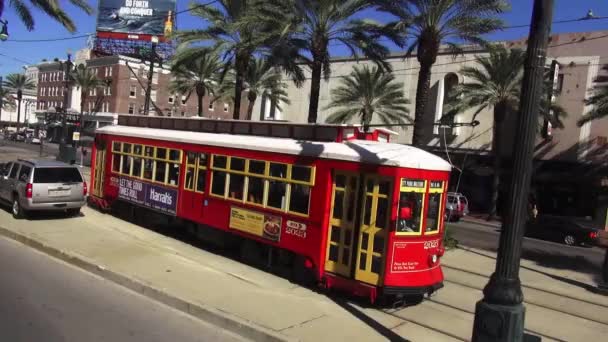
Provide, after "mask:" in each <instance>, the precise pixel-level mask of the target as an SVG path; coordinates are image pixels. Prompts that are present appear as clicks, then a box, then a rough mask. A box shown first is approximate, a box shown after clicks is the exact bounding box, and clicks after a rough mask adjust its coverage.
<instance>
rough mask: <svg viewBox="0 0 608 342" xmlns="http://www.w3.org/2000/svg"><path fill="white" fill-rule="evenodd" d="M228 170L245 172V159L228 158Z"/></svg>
mask: <svg viewBox="0 0 608 342" xmlns="http://www.w3.org/2000/svg"><path fill="white" fill-rule="evenodd" d="M230 170H233V171H242V172H244V171H245V159H243V158H235V157H232V158H230Z"/></svg>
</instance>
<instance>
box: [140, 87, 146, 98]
mask: <svg viewBox="0 0 608 342" xmlns="http://www.w3.org/2000/svg"><path fill="white" fill-rule="evenodd" d="M141 96H146V88H141Z"/></svg>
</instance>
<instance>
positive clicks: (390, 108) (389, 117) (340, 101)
mask: <svg viewBox="0 0 608 342" xmlns="http://www.w3.org/2000/svg"><path fill="white" fill-rule="evenodd" d="M340 82H341V85H340V86H339V87H338V88H336V89H333V90H332V92H331V96H332V102H331V103H330V104H329V106H327V108H328V109H329V108H337V110H336V111H335V112H334V113H333V114H331V115H330V116H329V117H328V118H327V122H329V123H345V122H349V121H351V120H352V119H353V118H355V117H358V118H359V120H360V122H361V124H362V125H363V129H364V130H365V131H366V132H367V131H368V128H369V125H370V123H371V122H372V119H373V116H374V115H377V116H378V118H379V119H380V121H382V123H384V124H386V125H391V124H405V123H410V122H412V120H411V118H410V117H409V112H410V110H409V108H408V106H407V105H408V104H409V103H410V102H409V101H408V100H407V99H406V98H405V96H404V95H403V83H397V82H395V76H394V75H393V74H392V73H391V72H385V71H383V70H382V69H380V68H379V67H377V66H375V67H373V68H370V67H369V66H367V65H364V66H363V67H357V66H355V67H354V70H353V71H352V72H351V73H350V75H349V76H346V77H344V78H342V79H341V80H340Z"/></svg>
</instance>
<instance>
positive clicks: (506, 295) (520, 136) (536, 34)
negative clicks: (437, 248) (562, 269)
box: [472, 0, 553, 342]
mask: <svg viewBox="0 0 608 342" xmlns="http://www.w3.org/2000/svg"><path fill="white" fill-rule="evenodd" d="M552 17H553V0H535V1H534V9H533V11H532V23H531V25H530V35H529V39H528V50H527V53H526V60H525V64H524V78H523V85H522V89H521V106H520V113H519V116H518V123H517V129H516V130H515V132H517V133H516V136H515V141H516V142H517V143H516V144H515V147H514V151H513V158H514V163H513V179H512V181H511V185H510V188H509V198H508V203H507V204H508V207H507V215H506V216H505V219H504V222H503V229H502V232H501V233H500V243H499V247H498V256H497V258H496V270H495V271H494V274H492V276H491V277H490V281H489V282H488V284H487V285H486V287H485V288H484V290H483V299H482V300H481V301H479V302H477V305H476V307H475V323H474V325H473V339H472V340H473V342H486V341H488V342H490V341H492V342H521V341H523V338H524V318H525V308H524V306H523V304H522V303H523V299H524V296H523V293H522V290H521V281H520V280H519V266H520V258H521V248H522V247H521V244H522V240H523V235H524V230H525V224H526V221H527V219H528V195H529V192H530V181H531V179H532V158H533V157H534V142H535V138H536V128H537V125H538V112H539V109H540V101H541V96H544V95H545V94H542V87H543V73H544V68H545V58H546V54H547V44H548V42H549V35H550V32H551V20H552Z"/></svg>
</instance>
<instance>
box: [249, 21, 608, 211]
mask: <svg viewBox="0 0 608 342" xmlns="http://www.w3.org/2000/svg"><path fill="white" fill-rule="evenodd" d="M504 45H505V46H506V47H507V48H523V49H525V47H526V46H525V45H526V40H519V41H512V42H505V43H504ZM485 55H487V51H484V50H482V49H479V48H476V47H467V48H465V50H464V52H463V53H462V54H460V55H458V56H453V55H451V54H450V53H449V51H447V50H443V51H441V52H440V54H439V56H438V57H437V61H436V63H435V65H434V66H433V70H432V77H431V93H430V96H429V97H430V100H429V104H428V106H427V115H429V116H432V117H433V118H434V122H439V120H440V119H441V118H442V116H443V115H444V113H445V112H446V96H445V95H446V93H447V92H449V90H450V89H451V88H452V87H454V86H455V85H457V84H459V83H463V82H466V81H467V80H466V79H465V77H463V76H462V74H461V73H460V70H461V69H462V68H463V67H475V66H476V65H477V62H476V58H477V57H478V56H485ZM547 56H548V58H547V67H549V64H550V63H551V61H552V60H556V61H557V62H558V63H559V76H558V78H557V91H558V95H557V96H556V98H555V101H556V103H558V104H559V105H560V106H562V107H563V108H564V109H565V111H566V112H567V113H568V115H567V117H565V118H563V119H562V121H563V124H564V127H563V129H557V128H553V129H551V130H550V135H549V136H547V137H541V136H540V135H539V137H538V140H537V145H536V149H535V157H536V164H535V167H536V173H535V177H534V184H533V192H534V193H535V194H536V196H537V197H538V201H539V203H540V204H542V206H541V210H544V211H545V212H558V213H559V212H564V211H563V210H564V208H567V211H568V212H569V213H571V214H577V215H588V216H600V217H605V215H606V212H605V208H606V207H608V187H607V186H606V185H602V184H608V178H606V177H608V171H607V170H608V165H606V164H607V163H608V143H607V138H606V137H607V136H608V118H604V119H601V120H596V121H594V122H591V123H587V124H585V125H582V126H581V127H579V126H578V125H577V121H578V120H579V119H580V118H581V117H582V116H583V115H585V114H586V113H588V112H589V111H590V110H591V107H589V106H587V105H586V104H585V102H584V100H585V99H586V98H589V97H590V96H591V95H592V94H593V92H594V90H595V89H596V88H597V87H598V86H601V84H599V83H598V80H601V79H602V78H603V77H606V76H607V75H608V71H607V70H605V66H606V65H608V31H597V32H588V33H567V34H558V35H554V36H552V37H551V40H550V43H549V48H548V51H547ZM387 61H388V62H389V63H390V65H391V66H392V69H393V73H394V74H395V76H396V79H397V81H399V82H402V83H403V93H404V95H405V97H406V98H408V99H409V101H410V105H409V110H410V115H411V117H412V118H413V115H414V112H415V105H416V103H415V96H416V87H417V82H418V72H419V63H418V61H417V59H416V56H415V55H414V56H410V57H408V58H404V57H403V54H399V55H395V56H391V57H389V58H388V59H387ZM365 64H368V65H373V63H372V62H370V61H369V60H354V59H352V58H335V59H334V60H333V61H332V64H331V70H332V75H331V77H330V79H329V80H328V81H325V80H322V82H321V94H320V103H319V113H318V122H325V121H326V119H327V117H328V116H329V115H330V114H331V113H332V112H333V109H332V108H329V107H328V106H329V104H330V102H331V91H332V89H335V88H336V87H338V86H339V85H340V83H341V82H340V80H341V79H342V78H343V77H344V76H346V75H348V74H350V72H351V71H352V70H353V67H354V66H357V65H365ZM307 78H308V80H309V79H310V75H307ZM288 85H289V88H288V97H289V99H290V101H291V103H290V104H282V105H281V108H282V110H281V111H280V112H279V115H280V119H283V120H287V121H292V122H306V121H307V115H308V105H309V96H310V95H309V94H310V81H306V82H305V83H304V85H303V86H302V87H301V88H298V87H296V86H295V85H294V84H293V83H292V82H289V83H288ZM547 96H548V94H547ZM264 105H266V108H268V103H263V101H262V103H260V104H256V107H257V108H256V111H258V112H259V113H260V115H259V116H258V117H256V115H254V119H260V118H261V117H262V116H265V117H266V118H267V116H266V113H267V112H268V109H266V111H265V110H264V109H263V108H262V107H263V106H264ZM270 107H272V106H270ZM453 120H454V123H470V122H472V121H473V120H478V121H479V125H478V126H476V127H455V128H451V129H444V128H440V127H438V126H436V125H429V126H428V127H426V128H425V129H426V130H427V133H428V136H429V137H430V139H429V140H428V141H426V142H425V145H426V148H427V149H428V150H430V151H433V152H434V153H436V154H438V155H440V156H442V157H444V158H445V159H448V160H450V161H451V162H452V163H453V165H454V167H455V170H456V171H455V172H454V173H453V180H452V182H451V183H452V190H458V191H460V192H464V193H465V194H466V195H467V196H468V197H469V199H470V201H471V202H472V206H473V209H476V210H479V211H482V210H485V209H486V207H487V204H488V203H489V196H490V194H489V189H491V175H492V173H493V169H492V151H491V148H492V141H493V134H492V127H493V112H492V109H491V108H489V109H487V110H483V111H481V112H479V113H476V109H470V110H467V111H465V112H462V113H459V114H458V115H456V116H455V117H454V119H453ZM516 121H517V114H516V113H514V114H513V115H510V116H509V118H508V119H507V121H506V122H505V123H504V125H503V136H504V141H502V143H503V144H502V146H506V148H504V149H503V151H502V158H504V159H505V160H504V165H506V166H505V170H503V171H502V172H501V173H504V175H501V177H503V179H504V180H505V181H504V182H503V184H508V182H507V181H506V180H508V179H509V177H510V171H509V166H510V159H511V154H512V146H513V145H514V140H515V133H516V132H515V123H516ZM372 123H373V124H374V123H378V124H379V123H380V122H379V121H378V120H377V118H376V119H374V120H373V121H372ZM391 129H392V130H394V131H396V132H398V133H399V135H398V136H397V137H393V141H396V142H400V143H411V139H412V131H413V129H412V127H392V128H391ZM458 170H462V172H460V171H458ZM582 175H584V176H582ZM501 194H502V195H503V196H501V198H503V199H504V198H505V197H506V196H505V195H506V188H505V189H501ZM602 215H603V216H602Z"/></svg>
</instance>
